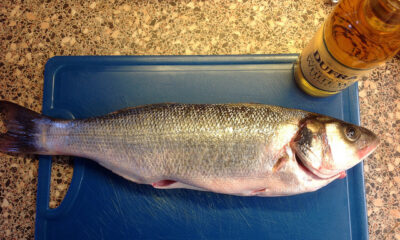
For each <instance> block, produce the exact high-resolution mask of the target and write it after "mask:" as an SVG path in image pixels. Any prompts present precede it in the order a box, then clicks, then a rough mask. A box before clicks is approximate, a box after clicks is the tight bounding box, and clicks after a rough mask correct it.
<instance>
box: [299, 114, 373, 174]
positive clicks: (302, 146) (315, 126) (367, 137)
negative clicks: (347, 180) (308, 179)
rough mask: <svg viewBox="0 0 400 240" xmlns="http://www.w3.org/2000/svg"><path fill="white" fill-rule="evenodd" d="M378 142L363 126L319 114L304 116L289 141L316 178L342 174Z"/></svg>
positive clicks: (365, 155) (371, 150) (363, 157)
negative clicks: (293, 136)
mask: <svg viewBox="0 0 400 240" xmlns="http://www.w3.org/2000/svg"><path fill="white" fill-rule="evenodd" d="M378 144H379V139H378V138H377V136H376V135H375V134H374V133H373V132H371V131H370V130H368V129H366V128H363V127H359V126H356V125H353V124H350V123H346V122H343V121H341V120H337V119H333V118H330V117H325V116H319V115H317V116H313V117H311V118H309V119H306V120H305V121H304V122H303V123H302V124H301V126H300V130H299V131H298V133H297V135H296V137H295V138H294V139H293V141H292V143H291V145H292V148H293V150H294V152H295V154H296V158H297V160H298V161H300V162H301V163H302V165H303V166H304V167H306V168H307V170H309V171H311V172H312V173H313V174H315V175H317V176H318V177H320V178H332V177H333V176H337V175H340V174H344V173H345V171H346V170H347V169H349V168H351V167H353V166H354V165H356V164H358V163H359V162H361V161H362V160H363V159H365V158H366V157H367V156H368V155H369V154H371V153H372V152H373V151H374V150H375V149H376V147H377V146H378Z"/></svg>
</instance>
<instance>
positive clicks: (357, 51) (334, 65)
mask: <svg viewBox="0 0 400 240" xmlns="http://www.w3.org/2000/svg"><path fill="white" fill-rule="evenodd" d="M399 50H400V0H358V1H357V0H355V1H354V0H343V1H341V2H340V3H339V4H338V5H337V6H336V8H335V9H334V11H333V12H332V13H331V15H330V16H329V17H328V19H327V20H326V21H325V23H324V25H323V26H322V27H321V28H320V29H319V30H318V32H317V33H316V35H315V36H314V38H313V39H312V40H311V42H310V43H309V44H308V46H307V47H306V48H305V49H304V50H303V52H302V53H301V55H300V57H299V59H298V61H297V63H296V64H295V68H294V74H295V80H296V82H297V84H298V86H299V87H300V88H301V89H303V90H304V91H305V92H306V93H308V94H310V95H313V96H330V95H333V94H336V93H338V92H340V91H341V90H343V89H345V88H347V87H349V86H350V85H351V84H353V83H354V82H356V81H358V80H360V79H361V77H362V76H364V75H366V74H367V73H368V72H369V71H371V70H372V69H373V68H375V67H377V66H378V65H380V64H383V63H385V61H386V60H388V59H390V58H391V57H393V56H394V55H396V53H397V52H398V51H399Z"/></svg>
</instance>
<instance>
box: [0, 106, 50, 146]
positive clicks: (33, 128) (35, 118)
mask: <svg viewBox="0 0 400 240" xmlns="http://www.w3.org/2000/svg"><path fill="white" fill-rule="evenodd" d="M1 122H3V125H4V126H5V128H6V132H5V133H2V134H1V132H0V152H7V153H44V152H46V150H45V149H44V148H43V146H41V144H39V142H40V141H38V139H40V136H41V134H42V131H43V130H42V129H43V126H44V125H46V123H47V122H51V119H50V118H48V117H45V116H43V115H40V114H39V113H36V112H34V111H31V110H29V109H27V108H24V107H21V106H19V105H17V104H15V103H12V102H8V101H0V123H1ZM0 127H1V124H0ZM0 130H1V128H0Z"/></svg>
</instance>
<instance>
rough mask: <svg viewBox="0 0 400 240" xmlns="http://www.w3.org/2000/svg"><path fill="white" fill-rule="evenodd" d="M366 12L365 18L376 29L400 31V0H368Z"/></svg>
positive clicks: (365, 3)
mask: <svg viewBox="0 0 400 240" xmlns="http://www.w3.org/2000/svg"><path fill="white" fill-rule="evenodd" d="M364 13H365V18H366V19H365V20H366V21H367V22H368V23H369V25H371V26H372V27H373V28H375V29H376V30H379V31H383V32H393V31H400V0H367V1H365V2H364Z"/></svg>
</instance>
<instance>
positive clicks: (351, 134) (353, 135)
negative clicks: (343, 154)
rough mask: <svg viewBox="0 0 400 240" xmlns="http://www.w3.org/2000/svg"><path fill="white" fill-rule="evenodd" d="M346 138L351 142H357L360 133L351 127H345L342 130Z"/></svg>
mask: <svg viewBox="0 0 400 240" xmlns="http://www.w3.org/2000/svg"><path fill="white" fill-rule="evenodd" d="M344 134H345V135H346V138H347V139H348V140H350V141H352V142H354V141H357V140H358V138H359V137H360V132H359V131H358V129H356V128H355V127H353V126H347V127H346V128H345V130H344Z"/></svg>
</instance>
